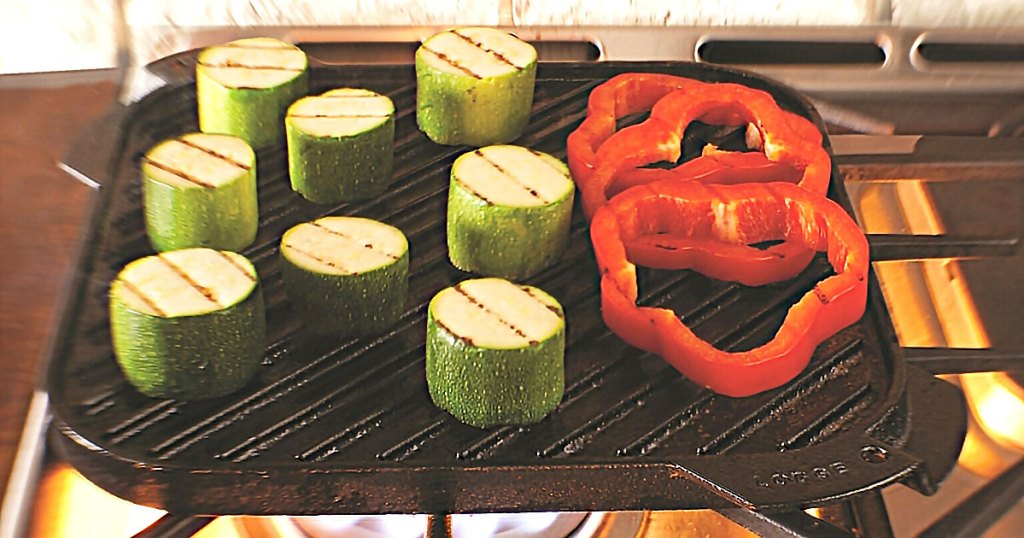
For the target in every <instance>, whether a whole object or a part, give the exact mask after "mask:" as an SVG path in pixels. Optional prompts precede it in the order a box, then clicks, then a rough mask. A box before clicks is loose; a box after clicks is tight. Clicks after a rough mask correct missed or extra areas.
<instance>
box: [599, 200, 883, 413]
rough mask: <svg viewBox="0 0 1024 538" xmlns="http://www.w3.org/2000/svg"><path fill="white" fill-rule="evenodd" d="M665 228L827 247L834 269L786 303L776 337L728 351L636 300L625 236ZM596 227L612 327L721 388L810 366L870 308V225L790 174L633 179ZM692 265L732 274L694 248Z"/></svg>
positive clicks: (728, 390)
mask: <svg viewBox="0 0 1024 538" xmlns="http://www.w3.org/2000/svg"><path fill="white" fill-rule="evenodd" d="M661 231H667V232H669V233H671V234H674V235H677V236H682V237H687V238H690V239H692V240H694V241H699V242H708V243H717V244H721V245H725V246H727V247H735V246H742V245H747V244H749V243H756V242H762V241H771V240H779V239H784V240H786V241H788V242H791V243H794V244H798V245H801V246H802V247H803V248H806V249H809V250H813V251H819V252H826V253H827V257H828V260H829V263H830V264H831V265H832V267H833V269H834V270H835V275H833V276H830V277H828V278H826V279H825V280H823V281H821V282H819V283H818V284H817V285H816V286H814V289H812V290H811V291H809V292H808V293H807V294H805V295H804V296H803V297H802V298H801V299H800V300H799V301H798V302H797V303H796V304H795V305H793V306H792V307H791V308H790V309H789V312H788V313H787V314H786V318H785V321H784V322H783V324H782V327H781V328H780V329H779V331H778V333H777V334H776V335H775V337H774V338H773V339H772V340H771V341H770V342H768V343H766V344H764V345H763V346H761V347H758V348H755V349H752V350H750V351H744V352H739V353H728V352H725V351H722V350H719V349H717V348H715V347H714V346H712V345H711V344H709V343H708V342H706V341H704V340H701V339H700V338H698V337H697V336H696V335H694V334H693V332H692V331H691V330H690V329H689V328H687V327H686V325H684V324H683V323H682V322H681V321H680V320H679V318H678V317H677V316H676V314H675V313H674V312H672V311H671V310H668V309H664V308H654V307H641V306H638V305H637V304H636V300H637V281H636V266H635V265H634V264H633V263H631V261H630V259H629V256H628V253H627V248H626V244H627V243H630V242H631V241H634V240H637V239H640V238H644V237H647V236H650V235H652V234H656V233H658V232H661ZM590 234H591V240H592V241H593V244H594V254H595V256H596V257H597V263H598V267H599V268H600V270H601V311H602V315H603V317H604V321H605V323H606V324H607V325H608V327H609V328H610V329H611V330H612V331H613V332H615V333H616V334H618V335H619V336H620V337H621V338H622V339H623V340H625V341H626V342H627V343H629V344H630V345H632V346H634V347H638V348H640V349H643V350H645V351H649V352H651V353H655V354H658V355H660V356H661V357H663V358H664V359H665V360H666V361H668V362H669V363H670V364H672V366H674V367H675V368H676V369H677V370H679V371H680V372H682V373H683V374H684V375H685V376H686V377H688V378H689V379H691V380H692V381H693V382H695V383H697V384H700V385H703V386H706V387H708V388H710V389H711V390H713V391H715V392H717V393H719V394H724V395H726V396H733V397H742V396H749V395H751V394H756V393H758V392H762V391H765V390H768V389H772V388H775V387H778V386H781V385H783V384H785V383H787V382H788V381H790V380H791V379H792V378H793V377H795V376H796V375H797V374H798V373H799V372H800V371H801V370H803V369H804V368H805V367H806V366H807V363H808V362H809V360H810V358H811V355H812V354H813V352H814V349H815V348H816V347H817V346H818V344H820V343H821V342H822V341H824V340H825V339H827V338H829V337H830V336H832V335H833V334H835V333H836V332H838V331H839V330H841V329H843V328H845V327H847V326H849V325H851V324H853V323H854V322H856V321H857V320H858V319H860V317H861V316H862V315H863V313H864V308H865V304H866V301H867V275H868V262H869V260H868V243H867V240H866V239H865V237H864V234H863V233H861V231H860V228H859V227H858V226H857V224H856V223H855V222H854V221H853V219H851V218H850V216H849V215H847V214H846V212H845V211H844V210H843V208H842V207H840V206H839V205H838V204H836V203H835V202H833V201H831V200H829V199H827V198H825V197H822V196H819V195H817V194H814V193H810V192H808V191H807V190H805V189H802V188H800V187H797V186H795V185H793V184H791V183H756V184H755V183H748V184H743V185H722V186H709V185H704V184H701V183H698V182H693V181H674V180H670V181H660V182H655V183H651V184H649V185H642V186H638V187H634V188H632V189H629V190H627V191H625V192H623V193H621V194H619V195H618V196H616V197H615V198H614V199H613V200H612V201H611V202H609V203H608V204H606V205H604V206H602V207H601V208H600V209H598V211H597V214H596V215H595V216H594V220H593V221H592V222H591V227H590ZM707 252H714V250H711V249H709V250H708V251H707ZM689 268H691V269H693V270H696V271H698V272H701V273H703V274H706V275H708V276H711V277H714V278H720V279H727V278H728V277H729V275H730V270H729V268H728V267H727V264H723V261H722V259H719V258H716V257H715V256H713V255H712V256H707V257H700V256H698V257H695V258H694V259H693V260H692V264H691V265H690V267H689Z"/></svg>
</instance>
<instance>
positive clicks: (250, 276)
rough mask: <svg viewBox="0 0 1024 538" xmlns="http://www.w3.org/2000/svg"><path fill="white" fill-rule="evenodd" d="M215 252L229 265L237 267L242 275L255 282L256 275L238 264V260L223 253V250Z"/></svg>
mask: <svg viewBox="0 0 1024 538" xmlns="http://www.w3.org/2000/svg"><path fill="white" fill-rule="evenodd" d="M215 252H216V253H217V255H219V256H220V257H221V258H223V259H224V261H226V262H228V264H229V265H231V267H234V268H235V269H238V271H239V272H240V273H242V274H243V275H245V277H246V278H248V279H249V280H250V281H252V282H256V275H254V274H252V273H250V272H249V271H248V270H246V268H245V267H243V266H241V265H239V264H238V262H237V261H235V259H234V258H232V257H231V256H228V255H227V254H225V253H224V252H222V251H220V250H217V251H215Z"/></svg>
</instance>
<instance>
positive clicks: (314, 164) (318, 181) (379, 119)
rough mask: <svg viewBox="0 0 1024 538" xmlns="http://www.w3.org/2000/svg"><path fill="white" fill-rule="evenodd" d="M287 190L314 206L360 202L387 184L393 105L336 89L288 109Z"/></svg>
mask: <svg viewBox="0 0 1024 538" xmlns="http://www.w3.org/2000/svg"><path fill="white" fill-rule="evenodd" d="M285 132H286V134H287V137H288V172H289V176H290V177H291V184H292V189H293V190H295V192H298V193H299V194H301V195H302V196H303V197H304V198H306V199H307V200H310V201H311V202H316V203H319V204H334V203H338V202H345V201H352V200H364V199H367V198H372V197H374V196H378V195H380V194H381V193H383V192H384V189H386V188H387V186H388V185H390V184H391V170H392V163H393V161H394V144H395V105H394V104H393V103H392V102H391V99H389V98H388V97H386V96H384V95H380V94H378V93H375V92H372V91H370V90H361V89H354V88H339V89H335V90H331V91H329V92H327V93H325V94H323V95H318V96H311V97H304V98H302V99H299V100H298V101H296V102H295V103H294V104H292V105H291V106H290V107H289V108H288V114H287V116H286V118H285Z"/></svg>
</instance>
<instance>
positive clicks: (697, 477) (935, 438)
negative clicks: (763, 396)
mask: <svg viewBox="0 0 1024 538" xmlns="http://www.w3.org/2000/svg"><path fill="white" fill-rule="evenodd" d="M907 374H908V377H907V399H906V403H905V405H906V406H907V407H908V409H907V411H906V413H905V416H910V417H913V420H912V422H911V424H910V426H909V430H910V432H909V434H907V435H906V436H905V439H900V438H890V437H895V436H897V435H898V433H896V432H895V431H890V430H898V429H899V428H891V427H890V425H887V424H885V421H884V420H883V421H882V422H880V423H879V424H878V425H876V426H875V427H874V428H872V430H871V431H872V435H864V436H862V437H860V438H859V439H858V438H840V439H836V440H835V441H826V442H825V443H822V444H820V445H814V446H811V447H807V448H800V449H794V450H789V451H786V452H783V453H781V454H778V453H776V454H729V455H721V456H714V457H707V456H705V457H698V458H695V459H694V460H692V461H688V462H680V463H679V464H676V465H673V466H671V468H670V470H669V477H670V478H674V479H684V480H687V481H689V482H691V483H693V484H696V485H698V486H700V487H702V488H703V489H705V490H706V491H707V493H708V495H707V496H708V498H709V504H711V505H717V504H721V503H722V501H723V500H725V501H727V503H728V504H731V505H734V506H738V507H740V508H744V509H748V510H758V511H761V512H767V513H772V512H780V511H789V510H793V509H794V508H807V507H812V506H821V505H825V504H831V503H835V502H838V501H841V500H843V499H845V498H847V497H852V496H855V495H859V494H862V493H865V492H868V491H872V490H875V489H877V488H881V487H884V486H887V485H890V484H891V483H894V482H897V481H899V482H903V483H905V484H906V485H908V486H910V487H912V488H914V489H916V490H917V491H919V492H921V493H924V494H926V495H930V494H932V493H934V492H935V490H936V489H937V488H938V486H939V484H940V483H941V482H942V480H943V479H945V477H946V475H947V474H948V473H949V472H950V471H951V470H952V468H953V466H954V465H955V464H956V460H957V456H958V454H959V453H960V449H961V447H962V445H963V440H964V437H965V435H966V433H967V414H966V413H967V412H966V406H965V403H964V401H963V400H964V397H963V393H961V392H960V390H959V389H958V388H956V387H955V386H953V385H951V384H949V383H946V382H945V381H942V380H940V379H936V378H934V377H932V376H931V375H929V374H928V373H926V372H924V371H923V370H920V369H918V368H916V367H908V368H907ZM926 409H927V411H928V412H925V410H926ZM897 414H899V415H903V414H902V413H897Z"/></svg>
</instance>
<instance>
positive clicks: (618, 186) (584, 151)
mask: <svg viewBox="0 0 1024 538" xmlns="http://www.w3.org/2000/svg"><path fill="white" fill-rule="evenodd" d="M705 86H713V87H716V88H717V87H721V86H722V85H721V84H708V83H704V82H700V81H697V80H693V79H688V78H683V77H677V76H672V75H664V74H659V73H625V74H621V75H617V76H615V77H612V78H611V79H609V80H608V81H607V82H605V83H603V84H601V85H600V86H598V87H597V88H595V89H594V91H592V92H591V94H590V98H589V101H588V104H587V117H586V118H585V119H584V120H583V123H581V124H580V126H579V127H578V128H577V129H576V130H575V131H573V132H572V133H571V134H570V135H569V138H568V141H567V154H568V162H569V169H570V171H571V172H572V176H573V180H574V181H576V183H577V184H578V185H580V187H581V188H582V186H583V185H584V184H586V183H588V182H589V180H590V178H591V177H592V176H593V173H594V170H595V168H596V155H595V153H596V152H597V151H598V148H599V147H600V146H601V145H602V144H603V143H604V142H605V141H606V140H608V138H609V137H611V136H612V135H613V134H614V133H615V131H616V122H617V121H618V120H619V119H620V118H622V117H624V116H628V115H630V114H637V113H640V112H645V111H648V110H650V109H651V107H653V106H654V104H655V103H656V102H658V100H660V99H661V98H662V97H664V96H665V95H667V94H669V93H671V92H674V91H677V90H682V91H690V92H695V91H696V90H698V89H700V88H703V87H705ZM755 91H756V90H755ZM785 115H786V117H787V120H788V122H789V123H790V125H791V126H792V128H793V129H794V130H796V131H798V132H799V134H800V136H801V137H803V138H805V139H806V140H808V141H812V142H813V143H815V144H820V143H821V133H820V132H818V129H817V128H816V127H815V126H814V125H813V124H812V123H811V122H809V121H807V120H806V119H804V118H802V117H800V116H798V115H796V114H793V113H790V112H785ZM702 119H704V120H705V121H707V122H708V123H714V124H719V125H743V124H744V123H745V121H744V119H743V117H742V116H741V115H739V114H736V113H735V112H734V111H732V110H731V109H730V108H729V107H724V108H722V109H719V110H709V111H706V112H705V114H704V116H703V118H702ZM675 159H678V154H677V155H676V157H675ZM675 159H673V160H675ZM723 169H727V170H728V173H726V174H723V173H722V170H723ZM794 172H796V173H794ZM798 172H799V171H794V170H793V169H792V168H790V167H788V166H785V165H783V164H779V163H774V162H771V161H769V160H768V159H767V158H765V157H764V155H763V154H760V153H757V152H717V153H715V154H713V155H707V154H705V155H702V156H701V157H698V158H696V159H693V160H691V161H688V162H686V163H683V164H681V165H679V166H677V167H675V168H671V169H657V168H638V167H634V168H629V169H626V170H623V171H621V172H619V173H617V174H616V175H615V177H614V178H613V182H612V183H611V184H610V186H609V187H610V188H609V193H610V194H614V193H615V192H618V191H621V190H624V189H626V188H629V187H632V186H634V185H641V184H644V183H650V182H652V181H660V180H663V179H670V178H682V179H695V180H700V181H704V182H708V183H717V182H720V181H722V180H724V179H730V180H731V181H733V182H747V181H757V182H761V181H766V180H769V179H773V180H778V181H796V180H798V179H799V178H800V174H799V173H798ZM588 216H589V213H588Z"/></svg>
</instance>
